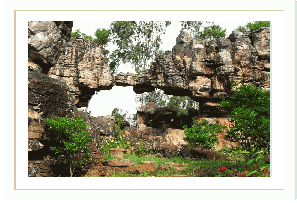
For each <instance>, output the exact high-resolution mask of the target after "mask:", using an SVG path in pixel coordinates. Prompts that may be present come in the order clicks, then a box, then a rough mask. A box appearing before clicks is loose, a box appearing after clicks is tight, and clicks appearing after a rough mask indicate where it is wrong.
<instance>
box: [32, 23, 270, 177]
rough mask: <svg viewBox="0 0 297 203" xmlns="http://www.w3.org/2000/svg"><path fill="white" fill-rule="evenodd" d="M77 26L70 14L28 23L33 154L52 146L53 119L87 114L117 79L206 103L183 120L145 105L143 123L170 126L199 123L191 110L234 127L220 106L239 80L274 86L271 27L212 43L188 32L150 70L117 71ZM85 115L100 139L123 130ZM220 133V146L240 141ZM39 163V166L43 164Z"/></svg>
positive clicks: (136, 87)
mask: <svg viewBox="0 0 297 203" xmlns="http://www.w3.org/2000/svg"><path fill="white" fill-rule="evenodd" d="M71 29H72V22H70V21H30V22H28V105H29V108H28V109H29V110H28V128H29V134H28V138H29V143H28V147H29V148H28V150H32V151H30V152H32V153H33V152H35V150H38V149H39V151H40V150H43V151H44V150H46V148H48V146H47V145H46V144H45V143H44V142H43V141H42V139H46V136H44V135H46V133H44V124H43V121H44V119H45V118H52V117H62V116H66V115H67V116H69V117H77V116H79V115H80V113H76V112H74V111H73V110H74V109H75V108H77V107H87V106H88V102H89V100H90V99H91V98H92V96H93V95H94V94H95V92H96V91H100V90H106V89H111V88H112V87H113V86H115V85H118V86H133V89H134V91H135V92H136V93H137V94H139V93H143V92H149V91H153V90H154V89H155V88H159V89H162V90H164V92H165V93H166V94H171V95H176V96H190V97H191V98H193V99H194V100H195V101H198V102H199V111H193V112H192V113H193V115H190V113H191V112H189V113H188V115H186V117H185V118H182V117H179V118H178V119H176V118H177V116H176V111H175V110H174V109H168V108H167V109H166V108H163V109H162V108H159V107H157V106H152V107H150V108H148V109H138V111H139V115H140V116H139V128H143V130H149V126H151V127H154V128H155V127H156V128H160V129H162V130H163V129H164V132H165V131H166V129H168V128H170V125H174V126H182V125H183V124H184V123H186V122H191V119H190V120H189V118H191V116H197V118H200V119H201V120H203V119H204V118H207V119H212V122H216V123H219V124H226V125H227V126H229V125H230V124H229V123H228V120H227V118H226V112H222V111H218V110H217V108H216V105H217V102H218V101H220V100H221V99H222V98H226V97H228V96H229V95H230V93H231V92H232V91H233V90H234V89H233V88H232V87H231V83H245V84H248V85H254V86H260V87H263V88H264V89H265V90H269V89H270V28H260V29H258V30H256V31H254V32H253V33H250V32H249V31H247V30H234V31H233V32H232V34H231V35H230V36H229V37H228V38H222V39H218V40H211V41H208V42H206V41H204V40H201V39H192V38H191V37H190V36H189V35H188V34H187V33H184V32H181V33H180V34H179V35H178V37H177V40H176V45H175V46H174V47H173V49H172V51H166V52H165V53H162V54H161V53H156V57H155V60H154V62H152V64H151V68H150V69H148V70H146V71H144V72H143V73H142V74H132V73H120V74H118V75H116V76H112V75H111V71H110V68H109V67H108V66H107V65H106V63H105V56H104V50H103V49H102V48H101V47H100V46H99V45H98V44H96V43H95V42H90V41H88V40H85V39H81V38H71ZM164 112H167V113H168V112H171V116H168V115H167V116H164ZM172 119H173V121H172ZM183 119H185V120H183ZM187 119H188V120H189V121H187ZM85 121H86V122H87V124H88V125H89V126H91V129H90V132H91V134H92V136H93V138H94V140H97V139H98V137H100V136H102V135H112V133H113V132H114V131H115V125H116V124H115V122H114V120H113V118H107V117H104V118H103V117H102V118H100V117H99V118H98V117H97V118H94V117H86V116H85ZM158 123H159V124H161V125H159V124H158ZM126 124H127V123H126ZM126 126H127V127H128V124H127V125H126ZM123 127H125V126H123ZM155 131H156V132H157V130H155ZM164 132H163V131H162V133H163V134H164ZM162 133H161V134H162ZM169 134H170V133H169ZM171 134H172V133H171ZM173 134H174V133H173ZM176 134H179V135H181V133H180V132H179V133H176ZM178 137H181V136H178ZM162 138H164V137H162ZM175 138H176V137H174V138H172V137H170V136H169V137H168V141H169V143H170V142H179V143H181V142H180V141H174V140H175ZM34 139H37V140H34ZM219 140H220V141H219V143H220V144H219V145H218V146H217V149H220V148H223V147H225V146H231V145H232V144H233V143H227V142H224V135H223V134H222V135H220V136H219ZM168 146H169V145H168ZM173 146H175V145H173ZM165 148H166V147H165ZM169 148H170V147H169ZM37 152H38V151H37ZM31 164H33V163H31ZM31 166H32V167H31V168H32V170H33V169H34V167H35V166H33V165H31ZM36 167H38V163H37V165H36ZM34 170H35V169H34ZM32 173H33V172H32ZM32 176H33V175H32Z"/></svg>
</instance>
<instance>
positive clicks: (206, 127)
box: [183, 120, 226, 149]
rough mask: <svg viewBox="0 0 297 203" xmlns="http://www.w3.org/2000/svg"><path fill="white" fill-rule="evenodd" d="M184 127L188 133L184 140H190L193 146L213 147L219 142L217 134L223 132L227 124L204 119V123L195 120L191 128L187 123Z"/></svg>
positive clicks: (190, 144)
mask: <svg viewBox="0 0 297 203" xmlns="http://www.w3.org/2000/svg"><path fill="white" fill-rule="evenodd" d="M183 128H184V130H185V135H186V137H185V138H184V140H185V141H187V142H189V146H190V147H191V148H194V147H204V148H207V149H211V148H212V147H213V146H214V145H215V144H216V143H217V142H218V137H217V136H216V135H217V134H218V133H222V132H223V130H222V129H224V128H226V126H222V125H218V124H212V123H209V122H208V121H207V120H204V124H198V123H197V122H195V120H193V125H192V127H191V128H188V127H187V126H186V125H185V126H183Z"/></svg>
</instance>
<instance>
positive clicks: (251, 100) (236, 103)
mask: <svg viewBox="0 0 297 203" xmlns="http://www.w3.org/2000/svg"><path fill="white" fill-rule="evenodd" d="M219 109H226V110H228V111H230V114H229V115H228V118H230V119H231V121H232V122H234V123H235V126H234V127H233V128H231V129H230V131H229V132H228V134H227V135H226V136H225V138H226V139H227V140H230V141H232V142H238V143H239V144H240V145H241V146H242V149H243V150H246V151H248V152H252V151H253V150H254V151H260V150H266V151H268V152H269V151H270V91H263V89H262V88H260V87H253V86H249V85H245V84H243V85H241V86H240V87H238V88H237V90H236V91H234V93H233V95H232V96H231V97H230V99H228V100H225V99H223V100H222V101H221V102H220V103H219Z"/></svg>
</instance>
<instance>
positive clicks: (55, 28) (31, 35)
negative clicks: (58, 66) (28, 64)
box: [28, 21, 73, 73]
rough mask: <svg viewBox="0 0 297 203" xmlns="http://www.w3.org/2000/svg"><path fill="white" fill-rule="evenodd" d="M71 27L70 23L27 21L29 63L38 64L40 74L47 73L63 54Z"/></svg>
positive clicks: (71, 23)
mask: <svg viewBox="0 0 297 203" xmlns="http://www.w3.org/2000/svg"><path fill="white" fill-rule="evenodd" d="M72 26H73V22H72V21H29V22H28V46H29V61H32V62H35V63H36V64H39V65H40V66H41V70H42V72H43V73H48V71H49V69H50V67H52V66H54V65H55V63H56V62H57V59H58V58H59V56H60V55H61V54H62V53H64V51H65V49H64V48H65V45H66V44H67V41H68V40H69V39H70V37H71V30H72Z"/></svg>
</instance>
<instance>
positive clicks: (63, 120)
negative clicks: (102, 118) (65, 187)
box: [45, 117, 91, 177]
mask: <svg viewBox="0 0 297 203" xmlns="http://www.w3.org/2000/svg"><path fill="white" fill-rule="evenodd" d="M45 123H46V124H47V125H48V127H49V130H50V131H52V132H53V134H56V135H57V137H56V139H57V141H58V143H60V144H62V146H63V147H57V146H50V150H52V151H54V152H55V154H58V155H59V156H60V157H62V158H63V159H64V160H66V161H68V162H69V164H70V175H71V177H72V175H73V171H74V167H75V166H76V165H77V164H80V165H81V164H82V163H83V162H84V161H88V160H89V159H90V155H91V153H90V152H89V149H88V145H89V142H90V141H91V138H90V134H89V132H87V131H86V130H85V129H87V128H89V127H88V126H87V125H86V124H85V123H84V121H83V118H82V117H78V118H72V119H70V118H68V117H60V118H52V119H49V118H47V119H46V120H45Z"/></svg>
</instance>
